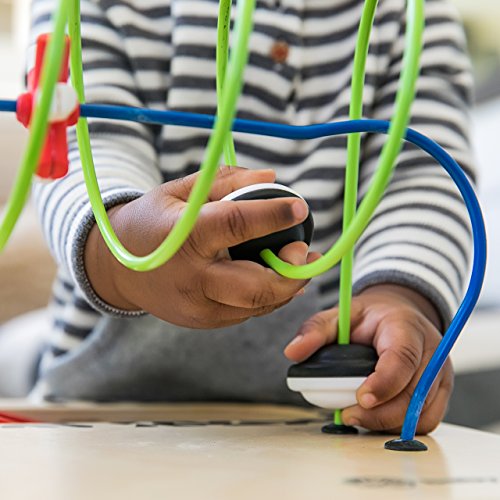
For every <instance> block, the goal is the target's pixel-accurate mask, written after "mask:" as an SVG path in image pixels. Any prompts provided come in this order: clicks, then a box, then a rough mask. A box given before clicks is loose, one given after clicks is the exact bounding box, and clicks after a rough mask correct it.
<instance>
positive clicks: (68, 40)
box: [0, 0, 486, 451]
mask: <svg viewBox="0 0 500 500" xmlns="http://www.w3.org/2000/svg"><path fill="white" fill-rule="evenodd" d="M377 3H378V0H365V2H364V6H363V12H362V15H361V20H360V26H359V31H358V37H357V42H356V50H355V55H354V63H353V74H352V90H351V103H350V112H349V118H350V119H349V121H345V122H337V123H324V124H315V125H308V126H293V125H284V124H277V123H269V122H260V121H252V120H242V119H236V118H235V116H236V105H237V100H238V97H239V94H240V92H241V88H242V75H243V71H244V69H245V66H246V63H247V59H248V40H249V36H250V33H251V32H252V27H253V24H252V17H253V12H254V10H255V0H238V2H237V12H236V15H235V23H234V29H233V38H232V40H233V42H232V47H231V53H230V55H229V49H228V46H229V30H230V19H231V0H220V3H219V21H218V26H217V33H218V36H217V50H216V67H217V80H216V81H217V97H218V105H217V116H216V117H214V116H209V115H201V114H193V113H183V112H174V111H168V110H166V111H158V110H150V109H141V108H128V107H121V106H110V105H99V104H86V103H85V92H84V85H83V69H82V53H81V32H80V2H79V0H59V3H58V7H57V9H55V12H54V15H53V32H52V33H51V34H49V35H43V36H42V37H41V38H40V39H39V40H38V43H37V55H36V63H35V67H34V69H33V71H32V72H31V73H30V75H29V78H28V92H27V93H26V94H24V95H23V96H21V97H20V98H19V99H18V100H17V101H13V100H0V111H6V112H16V113H17V116H18V119H19V120H20V121H21V122H22V123H23V124H25V125H26V126H28V127H29V129H30V134H29V140H28V145H27V148H26V151H25V154H24V157H23V159H22V164H21V167H20V169H19V172H18V174H17V177H16V180H15V183H14V187H13V191H12V194H11V196H10V198H9V201H8V203H7V206H6V209H5V212H4V215H3V219H2V220H1V221H0V250H1V249H2V248H3V247H4V246H5V245H6V243H7V240H8V239H9V236H10V234H11V233H12V230H13V228H14V226H15V223H16V221H17V219H18V217H19V215H20V213H21V211H22V208H23V206H24V203H25V201H26V199H27V197H28V193H29V189H30V186H31V182H32V179H33V177H34V175H35V174H36V176H38V177H41V178H43V179H58V178H61V177H63V176H64V175H65V174H66V172H67V169H68V160H67V153H68V151H67V143H66V130H67V128H68V127H69V126H71V125H73V124H74V123H75V122H76V131H77V138H78V144H79V149H80V155H81V161H82V169H83V174H84V178H85V182H86V185H87V190H88V194H89V199H90V202H91V205H92V209H93V212H94V215H95V218H96V221H97V224H98V227H99V230H100V231H101V234H102V236H103V239H104V241H105V242H106V244H107V246H108V247H109V249H110V251H111V252H112V253H113V255H114V256H115V257H116V259H117V260H118V261H119V262H121V263H122V264H123V265H124V266H126V267H128V268H130V269H133V270H136V271H149V270H152V269H155V268H157V267H158V266H161V265H162V264H164V263H165V262H167V261H168V260H169V259H170V258H171V257H172V256H173V255H174V254H175V253H176V252H177V251H178V250H179V248H180V247H181V246H182V245H183V243H184V242H185V240H186V238H187V237H188V236H189V234H190V232H191V230H192V228H193V226H194V224H195V223H196V219H197V216H198V214H199V212H200V210H201V207H202V205H203V204H204V203H205V202H206V200H207V198H208V194H209V192H210V189H211V186H212V183H213V181H214V178H215V175H216V171H217V167H218V164H219V161H220V159H221V157H222V156H223V157H224V161H225V163H226V164H228V165H233V166H234V165H236V164H237V161H236V153H235V148H234V143H233V139H232V134H231V131H232V130H233V131H238V132H243V133H249V134H257V135H267V136H273V137H281V138H287V139H296V140H304V139H312V138H318V137H324V136H333V135H340V134H348V135H349V136H348V142H347V164H346V177H345V195H344V210H343V232H342V234H341V236H340V237H339V239H338V240H337V242H336V243H335V244H334V245H333V246H332V248H331V249H330V250H328V251H327V252H326V253H325V254H324V255H323V256H322V257H321V258H319V259H318V260H316V261H314V262H312V263H309V264H306V265H302V266H294V265H291V264H289V263H286V262H284V261H282V260H281V259H279V258H278V257H277V253H278V251H279V249H280V248H281V246H283V245H284V244H286V243H287V242H289V241H292V240H295V239H300V240H303V241H306V242H307V243H310V241H311V238H312V229H313V222H312V217H311V215H309V217H308V218H307V219H306V221H305V222H304V223H302V224H301V225H299V226H296V227H295V228H292V229H291V230H289V231H285V232H282V233H284V234H278V235H271V236H269V237H266V239H264V240H261V241H253V242H249V243H248V244H244V245H240V246H239V247H235V248H232V249H229V251H230V255H231V256H232V257H233V258H244V259H251V260H256V261H257V262H261V263H263V264H265V265H268V266H269V267H271V268H272V269H274V270H275V271H276V272H277V273H279V274H281V275H283V276H286V277H288V278H292V279H308V278H312V277H314V276H318V275H320V274H322V273H324V272H326V271H327V270H329V269H330V268H332V267H333V266H334V265H336V264H337V263H339V262H340V263H341V264H340V265H341V278H340V300H339V336H338V343H337V344H336V345H332V346H328V347H326V348H324V349H323V350H321V351H319V352H318V353H316V354H315V355H313V356H312V357H311V358H310V359H309V360H306V361H305V362H303V363H301V364H299V365H296V366H293V367H291V368H290V371H289V374H288V384H289V387H290V388H292V389H293V390H298V391H301V392H303V394H304V396H305V397H306V399H308V400H309V401H311V402H312V403H313V404H316V405H319V406H323V407H326V408H328V409H332V410H333V409H335V410H337V411H336V412H335V422H334V425H333V426H332V427H331V428H330V429H326V431H334V432H335V431H336V430H346V429H342V428H341V427H339V426H341V424H342V419H341V413H340V409H342V408H344V407H346V406H348V405H350V404H354V403H355V398H354V395H355V391H356V389H357V388H358V387H359V385H360V383H361V382H362V381H363V380H364V378H365V377H366V376H368V375H369V374H370V373H371V372H372V371H373V369H374V366H375V364H376V361H377V357H376V353H375V352H374V351H373V349H372V350H370V349H363V346H355V345H351V344H350V342H349V329H350V307H351V295H352V267H353V254H354V250H353V249H354V245H355V243H356V241H357V240H358V238H359V237H360V236H361V234H362V233H363V231H364V230H365V228H366V227H367V225H368V223H369V221H370V218H371V216H372V215H373V213H374V211H375V209H376V207H377V205H378V203H379V202H380V200H381V198H382V197H383V195H384V190H385V188H386V186H387V185H388V183H389V181H390V179H391V174H392V171H393V169H394V167H395V164H396V160H397V157H398V154H399V152H400V150H401V146H402V143H403V141H404V140H406V141H408V142H410V143H413V144H415V145H416V146H418V147H419V148H421V149H422V150H423V151H425V152H426V153H427V154H429V155H430V156H432V157H433V158H434V159H435V160H437V161H438V162H439V163H440V164H441V165H442V167H443V168H444V169H445V170H446V171H447V172H448V174H449V175H450V176H451V178H452V179H453V180H454V182H455V183H456V185H457V187H458V190H459V191H460V193H461V195H462V197H463V199H464V202H465V205H466V207H467V210H468V213H469V216H470V220H471V225H472V235H473V246H474V254H473V264H472V272H471V278H470V282H469V285H468V288H467V291H466V294H465V297H464V299H463V302H462V303H461V305H460V307H459V309H458V311H457V313H456V314H455V317H454V318H453V320H452V322H451V324H450V326H449V328H448V330H447V331H446V333H445V334H444V336H443V339H442V341H441V342H440V344H439V346H438V348H437V349H436V351H435V353H434V355H433V356H432V358H431V360H430V362H429V363H428V365H427V367H426V369H425V371H424V373H423V374H422V376H421V378H420V380H419V383H418V385H417V387H416V389H415V391H414V394H413V396H412V399H411V401H410V404H409V407H408V410H407V413H406V417H405V421H404V424H403V429H402V432H401V439H399V440H394V441H391V442H388V443H386V447H387V448H389V449H393V450H412V451H413V450H423V449H426V447H425V445H423V444H422V443H420V442H419V441H416V440H414V437H415V432H416V427H417V423H418V419H419V416H420V413H421V411H422V408H423V405H424V402H425V398H426V396H427V394H428V391H429V389H430V387H431V385H432V383H433V381H434V379H435V378H436V376H437V374H438V372H439V370H440V369H441V367H442V365H443V364H444V362H445V360H446V358H447V356H448V354H449V352H450V350H451V348H452V347H453V344H454V343H455V341H456V340H457V338H458V336H459V334H460V332H461V330H462V328H463V326H464V325H465V323H466V321H467V319H468V318H469V316H470V314H471V313H472V310H473V308H474V306H475V304H476V302H477V299H478V297H479V293H480V290H481V286H482V282H483V277H484V270H485V262H486V235H485V228H484V222H483V219H482V214H481V210H480V207H479V203H478V201H477V198H476V196H475V193H474V190H473V188H472V186H471V184H470V182H469V181H468V179H467V177H466V175H465V174H464V172H463V171H462V169H461V168H460V167H459V165H458V164H457V163H456V161H455V160H454V159H453V158H452V157H451V156H450V155H449V154H448V153H447V152H446V151H444V150H443V149H442V148H441V147H440V146H439V145H438V144H436V143H435V142H434V141H432V140H431V139H429V138H427V137H425V136H423V135H422V134H420V133H418V132H416V131H415V130H412V129H410V128H408V124H409V120H410V108H411V104H412V102H413V100H414V97H415V87H416V81H417V79H418V74H419V61H420V54H421V50H422V33H423V30H424V3H425V0H407V7H406V13H407V23H406V26H407V27H406V35H405V51H404V58H403V64H402V70H401V76H400V82H399V89H398V92H397V95H396V100H395V105H394V114H393V117H392V120H391V121H390V122H388V121H381V120H368V119H362V116H363V87H364V80H365V66H366V59H367V54H368V49H369V41H370V34H371V28H372V25H373V22H374V17H375V11H376V8H377ZM66 28H67V30H68V34H67V35H66ZM68 60H69V69H70V70H71V71H70V73H71V84H72V87H71V86H70V85H69V84H68V83H66V81H67V78H68V73H69V71H68ZM73 89H74V90H73ZM90 117H94V118H106V119H113V120H127V121H137V122H141V123H146V124H158V125H165V124H174V125H179V126H186V127H199V128H205V129H211V130H212V133H211V137H210V139H209V142H208V145H207V149H206V151H205V155H204V159H203V161H202V164H201V167H200V172H199V176H198V179H197V182H196V184H195V186H194V187H193V189H192V192H191V194H190V197H189V200H188V204H187V207H186V210H185V211H184V213H183V215H182V217H181V219H180V220H179V222H178V224H177V225H176V226H175V227H174V228H173V229H172V231H171V232H170V234H169V235H168V236H167V237H166V239H165V240H164V241H163V242H162V243H161V244H160V245H159V246H158V248H157V249H156V250H154V251H153V252H152V253H151V254H149V255H147V256H141V257H139V256H136V255H133V254H131V253H130V252H129V251H128V250H127V249H126V248H125V247H124V246H123V245H122V244H121V243H120V241H119V240H118V238H117V236H116V234H115V233H114V231H113V228H112V226H111V224H110V221H109V219H108V217H107V213H106V209H105V207H104V205H103V202H102V197H101V194H100V192H99V187H98V183H97V178H96V174H95V169H94V164H93V159H92V151H91V146H90V137H89V130H88V125H87V120H86V119H87V118H90ZM364 132H369V133H382V134H387V140H386V143H385V145H384V147H383V150H382V153H381V155H380V158H379V162H378V166H377V169H376V173H375V174H374V176H373V179H372V181H371V184H370V187H369V189H368V191H367V193H366V195H365V196H364V198H363V200H362V202H361V203H360V205H359V207H357V206H356V200H357V184H358V170H359V161H360V144H361V133H364ZM280 196H287V197H288V196H295V197H301V196H300V194H298V193H295V192H292V191H291V190H290V189H289V188H286V187H284V186H279V185H276V184H275V185H271V186H269V185H264V186H262V185H256V186H251V187H250V188H248V189H245V190H243V191H237V192H235V193H232V194H231V195H230V196H229V197H228V199H233V200H235V201H237V200H238V199H249V198H253V199H258V198H266V197H280ZM285 233H286V234H285ZM346 388H348V389H347V392H346ZM353 398H354V399H353Z"/></svg>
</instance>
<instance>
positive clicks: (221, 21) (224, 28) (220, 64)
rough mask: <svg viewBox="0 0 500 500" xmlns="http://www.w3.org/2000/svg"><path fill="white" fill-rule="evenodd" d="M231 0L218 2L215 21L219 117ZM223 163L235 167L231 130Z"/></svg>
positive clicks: (228, 134)
mask: <svg viewBox="0 0 500 500" xmlns="http://www.w3.org/2000/svg"><path fill="white" fill-rule="evenodd" d="M231 5H232V1H231V0H220V3H219V17H218V20H217V49H216V52H215V60H216V66H217V70H216V75H217V76H216V85H217V107H218V109H217V112H218V114H219V115H220V114H221V112H222V109H221V107H220V103H221V102H222V98H223V96H224V94H223V90H224V85H223V84H224V78H225V77H226V68H227V58H228V55H229V50H228V47H229V28H230V26H231ZM224 163H225V164H226V165H230V166H233V167H234V166H236V164H237V163H236V151H235V149H234V141H233V134H232V132H231V130H229V131H228V133H227V135H226V140H225V141H224Z"/></svg>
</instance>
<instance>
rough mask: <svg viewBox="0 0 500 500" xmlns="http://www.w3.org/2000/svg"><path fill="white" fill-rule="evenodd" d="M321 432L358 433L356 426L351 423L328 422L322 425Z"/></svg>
mask: <svg viewBox="0 0 500 500" xmlns="http://www.w3.org/2000/svg"><path fill="white" fill-rule="evenodd" d="M321 432H323V433H324V434H344V435H347V434H358V433H359V431H358V429H356V427H351V426H350V425H338V424H327V425H324V426H323V427H321Z"/></svg>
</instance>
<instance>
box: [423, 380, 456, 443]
mask: <svg viewBox="0 0 500 500" xmlns="http://www.w3.org/2000/svg"><path fill="white" fill-rule="evenodd" d="M452 391H453V372H452V371H451V370H450V372H449V373H448V374H445V375H444V376H443V380H442V382H441V384H440V385H439V387H438V389H437V394H436V397H435V399H434V400H433V401H432V403H430V404H429V405H427V406H425V407H424V411H423V412H422V415H421V417H420V420H419V421H418V425H417V434H429V432H432V431H433V430H434V429H435V428H436V427H437V426H438V425H439V423H440V422H441V421H442V420H443V418H444V416H445V413H446V410H447V408H448V401H449V399H450V395H451V393H452Z"/></svg>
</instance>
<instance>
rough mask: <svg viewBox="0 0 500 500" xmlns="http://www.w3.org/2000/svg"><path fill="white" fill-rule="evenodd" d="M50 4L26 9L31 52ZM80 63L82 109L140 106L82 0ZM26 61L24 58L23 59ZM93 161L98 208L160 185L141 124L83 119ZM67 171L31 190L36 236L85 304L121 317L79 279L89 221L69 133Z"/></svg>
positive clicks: (115, 50)
mask: <svg viewBox="0 0 500 500" xmlns="http://www.w3.org/2000/svg"><path fill="white" fill-rule="evenodd" d="M57 3H58V2H56V1H54V0H35V1H34V2H33V11H32V13H33V15H32V19H33V28H32V42H33V43H32V48H31V49H30V50H31V51H32V52H33V51H34V41H35V39H36V37H37V36H38V35H39V34H41V33H45V32H50V31H51V29H52V23H51V13H52V12H53V11H54V8H55V5H56V4H57ZM80 4H81V13H82V38H83V64H84V79H85V89H86V100H87V102H90V103H92V102H99V103H106V104H116V105H124V106H141V105H142V102H141V99H140V97H139V92H138V91H137V87H136V81H135V78H134V75H133V73H132V71H131V67H130V62H129V59H128V57H127V54H126V52H125V44H124V40H123V39H122V36H121V34H120V32H119V31H118V30H116V29H114V28H113V26H112V25H111V24H110V23H109V22H108V20H107V18H106V15H105V13H104V12H103V11H102V9H101V8H100V7H99V6H98V5H97V4H96V3H95V2H92V1H89V0H82V1H81V2H80ZM30 59H32V57H30ZM89 124H90V132H91V143H92V150H93V156H94V162H95V167H96V172H97V177H98V180H99V185H100V190H101V193H102V197H103V201H104V204H105V206H106V207H107V208H111V207H112V206H115V205H117V204H120V203H124V202H127V201H131V200H133V199H135V198H137V197H139V196H141V195H142V194H143V193H145V192H147V191H149V190H150V189H152V188H153V187H154V186H156V185H158V184H160V183H161V182H162V177H161V174H160V171H159V167H158V164H157V154H156V151H155V148H154V132H153V131H152V130H151V129H150V128H148V127H146V126H143V125H139V124H135V123H125V122H119V123H118V122H111V121H105V120H97V119H93V120H89ZM68 140H69V158H70V170H69V173H68V175H67V176H66V177H65V178H63V179H61V180H59V181H56V182H52V183H50V184H41V183H37V184H36V185H35V186H34V196H35V200H36V204H37V207H38V211H39V214H40V218H41V223H42V227H43V231H44V234H45V236H46V239H47V241H48V244H49V246H50V249H51V251H52V253H53V255H54V257H55V258H56V260H57V261H58V263H60V264H62V265H63V266H64V267H66V268H67V269H69V271H70V273H71V275H72V277H73V279H74V280H75V282H76V283H77V284H78V285H79V286H80V288H81V289H82V291H83V292H84V294H85V297H86V299H87V300H88V301H89V302H90V303H91V304H92V305H93V306H94V307H96V308H97V309H99V310H101V311H104V312H106V313H108V314H121V313H122V312H121V311H119V310H116V309H114V308H112V307H110V306H109V305H107V304H105V303H104V302H103V301H101V300H100V299H99V297H97V295H96V294H95V293H94V292H93V290H92V288H91V286H90V284H89V282H88V279H87V277H86V274H85V270H84V265H83V249H84V245H85V241H86V238H87V236H88V233H89V231H90V229H91V227H92V226H93V224H94V222H95V220H94V216H93V213H92V210H91V206H90V203H89V199H88V195H87V190H86V187H85V183H84V179H83V173H82V168H81V159H80V155H79V152H78V147H77V141H76V134H75V130H74V129H72V130H71V131H70V132H69V137H68Z"/></svg>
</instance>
